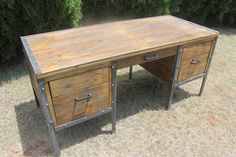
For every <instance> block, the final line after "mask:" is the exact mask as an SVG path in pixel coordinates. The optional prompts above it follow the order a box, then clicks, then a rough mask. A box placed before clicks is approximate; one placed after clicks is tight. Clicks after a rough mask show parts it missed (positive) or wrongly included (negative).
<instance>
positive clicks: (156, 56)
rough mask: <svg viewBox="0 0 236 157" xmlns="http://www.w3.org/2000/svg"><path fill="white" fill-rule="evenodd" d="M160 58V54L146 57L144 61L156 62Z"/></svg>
mask: <svg viewBox="0 0 236 157" xmlns="http://www.w3.org/2000/svg"><path fill="white" fill-rule="evenodd" d="M159 57H160V56H159V55H158V54H155V55H153V56H145V57H144V59H145V60H147V61H149V60H155V59H158V58H159Z"/></svg>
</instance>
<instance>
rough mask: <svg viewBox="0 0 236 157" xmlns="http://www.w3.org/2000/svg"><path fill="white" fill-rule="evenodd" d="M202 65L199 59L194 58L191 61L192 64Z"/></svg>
mask: <svg viewBox="0 0 236 157" xmlns="http://www.w3.org/2000/svg"><path fill="white" fill-rule="evenodd" d="M198 63H200V60H199V59H198V58H194V59H193V60H192V61H191V64H198Z"/></svg>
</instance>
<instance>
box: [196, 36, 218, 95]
mask: <svg viewBox="0 0 236 157" xmlns="http://www.w3.org/2000/svg"><path fill="white" fill-rule="evenodd" d="M216 42H217V38H216V39H215V40H214V41H213V43H212V46H213V47H212V49H211V53H210V56H209V57H210V58H209V62H208V64H207V67H206V72H205V73H206V74H205V76H204V78H203V80H202V85H201V88H200V92H199V96H201V95H202V93H203V90H204V87H205V83H206V79H207V75H208V72H209V68H210V64H211V61H212V57H213V54H214V52H215V46H216Z"/></svg>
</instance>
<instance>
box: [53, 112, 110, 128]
mask: <svg viewBox="0 0 236 157" xmlns="http://www.w3.org/2000/svg"><path fill="white" fill-rule="evenodd" d="M111 111H112V109H111V108H108V109H105V110H103V111H99V112H96V113H94V114H91V115H88V116H84V117H82V118H79V119H76V120H73V121H70V122H67V123H65V124H62V125H59V126H56V127H55V130H56V131H60V130H63V129H66V128H69V127H71V126H74V125H76V124H79V123H82V122H85V121H87V120H90V119H93V118H96V117H98V116H101V115H104V114H107V113H110V112H111Z"/></svg>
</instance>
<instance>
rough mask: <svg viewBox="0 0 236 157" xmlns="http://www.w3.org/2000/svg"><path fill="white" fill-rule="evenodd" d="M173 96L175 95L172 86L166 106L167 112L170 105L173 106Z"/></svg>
mask: <svg viewBox="0 0 236 157" xmlns="http://www.w3.org/2000/svg"><path fill="white" fill-rule="evenodd" d="M173 94H174V88H172V87H171V86H170V87H169V90H168V96H167V101H166V106H165V109H166V110H169V109H170V105H171V104H172V99H173Z"/></svg>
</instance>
